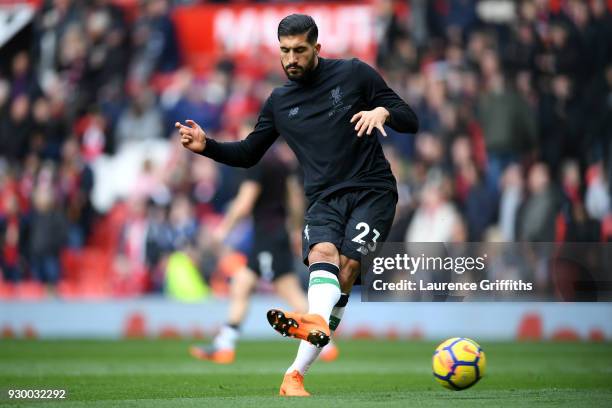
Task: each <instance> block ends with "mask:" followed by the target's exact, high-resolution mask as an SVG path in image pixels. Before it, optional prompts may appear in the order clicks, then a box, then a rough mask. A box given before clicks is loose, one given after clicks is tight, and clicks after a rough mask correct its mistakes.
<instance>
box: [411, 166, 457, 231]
mask: <svg viewBox="0 0 612 408" xmlns="http://www.w3.org/2000/svg"><path fill="white" fill-rule="evenodd" d="M444 183H445V180H444V179H443V178H442V177H441V175H440V174H436V173H435V172H434V173H432V174H430V175H429V177H428V181H427V182H426V184H425V186H424V187H423V191H422V192H421V204H420V205H419V206H418V207H417V209H416V211H415V213H414V215H413V216H412V220H411V222H410V225H409V226H408V230H407V231H406V236H405V241H406V242H464V241H465V239H466V237H465V235H466V234H465V230H464V226H463V223H462V221H461V217H460V215H459V213H458V212H457V210H456V209H455V207H454V206H453V204H452V203H451V202H450V201H449V199H448V194H447V192H446V191H445V190H446V186H445V185H444Z"/></svg>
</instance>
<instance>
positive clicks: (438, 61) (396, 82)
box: [0, 0, 612, 296]
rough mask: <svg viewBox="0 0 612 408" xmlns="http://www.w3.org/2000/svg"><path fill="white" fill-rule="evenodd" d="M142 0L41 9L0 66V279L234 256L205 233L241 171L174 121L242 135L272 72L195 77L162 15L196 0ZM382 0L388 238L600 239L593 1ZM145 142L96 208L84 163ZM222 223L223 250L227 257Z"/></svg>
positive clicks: (101, 291) (606, 218) (610, 127)
mask: <svg viewBox="0 0 612 408" xmlns="http://www.w3.org/2000/svg"><path fill="white" fill-rule="evenodd" d="M141 3H142V4H141V5H140V6H139V8H138V10H137V13H135V14H134V15H131V16H128V15H127V14H126V13H125V10H124V9H122V8H120V7H118V6H116V5H114V3H113V2H112V1H107V0H95V1H88V2H85V1H78V0H54V1H48V2H45V3H44V4H43V6H42V7H41V8H40V10H39V11H38V12H37V15H36V16H35V19H34V21H33V23H32V27H31V44H30V43H24V44H22V45H23V47H21V49H19V50H17V52H15V53H13V55H11V60H10V62H9V63H5V64H3V66H2V67H1V68H4V71H2V72H0V269H1V270H2V279H3V281H4V285H5V287H6V284H7V283H17V282H23V281H32V280H34V281H38V282H42V283H45V284H47V285H48V287H49V288H51V290H52V291H59V293H60V295H66V296H69V295H70V294H73V295H76V294H78V293H83V292H85V293H89V294H91V295H92V296H96V295H114V296H122V295H123V296H134V295H140V294H144V293H149V292H162V291H164V290H165V291H166V292H168V294H169V295H173V293H171V291H172V289H169V288H181V287H184V286H185V285H184V282H185V279H187V278H185V277H184V276H183V275H182V273H184V272H181V271H184V270H185V267H184V266H185V264H190V265H191V269H193V270H194V271H196V273H195V275H198V273H197V271H200V272H201V275H202V282H201V286H202V287H205V286H206V285H207V284H208V285H210V286H212V288H213V290H214V291H215V292H217V293H223V291H224V290H226V288H227V286H226V283H224V282H225V278H226V277H227V275H228V274H231V270H232V268H233V265H234V263H236V262H241V260H240V257H239V256H235V255H224V256H223V257H222V258H223V259H222V262H218V259H217V258H219V254H218V251H215V250H213V249H212V247H211V245H209V237H210V235H211V231H213V230H214V228H215V225H216V223H217V222H218V220H219V217H220V214H222V213H223V211H224V209H225V208H226V206H227V204H228V203H229V201H230V200H231V199H232V197H233V195H234V194H235V193H236V188H237V185H238V184H239V181H240V179H241V176H242V173H241V171H242V170H237V169H233V168H229V167H225V166H221V165H217V164H216V163H214V162H212V161H210V160H204V159H202V158H197V157H196V156H195V155H193V154H189V153H188V152H187V151H185V150H184V149H182V147H181V146H180V144H179V143H178V141H177V140H176V134H175V133H174V131H173V124H174V122H175V121H176V120H184V119H185V118H191V119H193V120H195V121H196V122H198V123H200V124H201V125H202V126H203V127H204V128H205V129H206V130H207V132H208V134H209V135H210V136H212V137H214V138H216V139H222V140H236V139H239V138H241V137H244V136H245V135H246V134H247V132H248V129H249V127H252V124H253V122H254V120H256V115H257V112H258V110H259V108H260V106H261V104H262V102H263V101H264V100H265V98H266V97H267V96H268V95H269V93H270V91H271V89H272V88H273V87H274V86H276V85H277V84H280V83H282V82H283V81H284V80H285V78H284V77H283V74H282V71H280V68H279V67H277V64H274V65H270V66H271V67H272V66H273V67H274V69H272V70H271V71H270V72H267V73H265V75H263V76H262V75H261V73H260V72H259V71H258V70H254V71H253V72H250V71H249V70H238V69H237V68H236V61H233V60H232V59H230V58H226V57H223V58H220V59H219V61H218V62H217V63H216V65H215V66H214V68H213V69H211V70H210V71H209V72H207V73H206V74H202V75H200V74H196V73H194V72H193V71H192V70H190V68H189V67H188V66H187V65H186V64H185V63H184V61H185V59H184V56H182V55H181V53H180V51H179V50H180V49H181V47H179V44H178V41H179V40H178V36H177V33H176V28H175V27H174V20H173V19H172V18H171V17H172V12H173V7H174V6H175V5H176V4H179V3H180V4H185V3H197V2H175V3H176V4H172V2H169V1H167V0H148V1H143V2H141ZM401 3H402V2H392V1H377V2H376V3H375V4H376V6H375V7H376V10H377V17H376V24H377V27H376V28H377V29H376V32H377V33H378V52H377V56H376V61H375V64H376V66H377V67H378V69H379V70H380V71H381V72H382V73H383V75H384V76H385V78H386V79H387V81H388V83H389V85H390V87H391V88H392V89H394V90H396V91H397V92H398V93H399V94H400V96H402V97H403V98H404V99H405V100H406V101H407V102H408V103H409V104H410V105H411V106H412V107H413V108H414V110H415V111H416V113H417V115H418V117H419V120H420V124H421V125H420V131H419V133H418V134H417V135H398V134H393V132H392V131H391V132H389V137H388V138H381V141H382V143H383V145H384V149H385V152H386V155H387V158H388V160H389V161H390V163H391V165H392V169H393V172H394V174H395V175H396V178H397V180H398V188H399V191H400V200H399V205H398V212H397V215H396V222H395V225H394V229H393V231H392V233H391V236H390V237H389V239H388V240H389V241H407V242H408V241H411V242H429V241H431V242H435V241H443V242H476V241H499V242H509V241H540V242H555V241H568V242H576V241H579V242H583V241H584V242H606V241H610V240H612V205H611V201H610V200H611V197H610V195H611V193H610V192H611V190H612V188H611V186H612V15H611V14H610V10H609V9H608V7H607V5H606V2H605V1H604V0H591V1H578V0H567V1H557V2H550V1H548V0H523V1H519V2H516V13H515V16H514V18H512V19H511V21H509V22H503V23H492V22H485V21H483V20H481V18H480V17H479V14H478V13H477V11H476V5H477V3H478V2H477V1H475V0H437V1H425V0H412V1H408V2H407V4H401ZM552 3H554V4H557V5H558V6H559V7H553V6H551V4H552ZM406 5H407V6H408V7H405V6H406ZM408 11H409V12H408ZM320 42H321V43H322V44H323V49H322V54H323V56H325V38H320ZM346 57H348V56H346ZM373 63H374V61H373ZM158 142H160V143H162V146H165V147H164V151H165V153H164V156H163V157H164V160H163V161H162V162H160V161H159V160H153V159H150V158H149V159H146V160H144V161H143V162H142V165H141V166H140V171H139V174H138V177H137V179H136V180H137V181H136V182H135V183H133V184H132V185H130V186H129V188H128V189H127V192H126V194H124V195H123V196H122V197H120V199H117V200H114V199H113V200H112V202H111V203H110V205H107V206H102V207H104V208H97V207H96V206H95V205H94V203H93V198H92V196H93V193H94V190H95V188H96V186H97V184H98V183H102V182H103V180H101V179H100V177H101V176H100V174H99V173H98V172H96V171H95V169H96V166H97V163H98V162H99V161H101V160H103V159H104V158H105V157H106V158H108V157H118V156H120V155H122V154H123V153H124V152H126V151H129V150H130V149H132V148H133V146H137V145H141V146H142V145H143V144H144V145H149V144H155V143H158ZM106 182H107V183H108V182H109V181H108V180H106ZM110 182H111V183H112V182H113V181H112V180H111V181H110ZM279 199H281V198H279ZM241 228H242V229H241V231H240V232H239V233H236V234H234V235H235V236H234V241H235V242H233V244H234V245H235V246H236V247H237V248H239V249H243V250H246V249H245V248H248V245H249V242H248V241H249V234H248V226H242V227H241ZM298 236H299V235H298ZM184 254H187V255H188V256H187V257H186V258H185V257H184ZM178 255H181V256H183V258H179V257H178ZM91 258H93V259H91ZM88 259H89V260H90V263H88ZM94 264H95V265H97V266H95V265H94ZM71 265H72V266H71ZM75 265H76V266H75ZM84 265H90V269H87V268H86V267H85V266H84ZM173 268H174V269H173ZM72 269H76V270H72ZM191 269H189V268H187V270H191ZM79 270H80V271H83V270H87V273H88V274H89V275H91V276H92V277H91V279H93V283H87V282H90V280H89V278H87V277H79V276H75V274H76V275H78V274H79V273H81V272H79ZM195 275H193V274H192V275H190V278H188V279H187V280H189V281H190V282H193V281H194V279H195V280H196V281H197V280H198V279H200V278H199V276H195ZM84 282H85V283H84ZM83 288H85V289H83ZM177 290H178V291H179V292H180V290H179V289H177ZM79 291H80V292H79ZM88 291H89V292H88ZM2 293H5V294H6V293H7V292H6V291H5V292H2V290H0V294H2ZM198 293H205V291H204V290H202V291H200V292H198Z"/></svg>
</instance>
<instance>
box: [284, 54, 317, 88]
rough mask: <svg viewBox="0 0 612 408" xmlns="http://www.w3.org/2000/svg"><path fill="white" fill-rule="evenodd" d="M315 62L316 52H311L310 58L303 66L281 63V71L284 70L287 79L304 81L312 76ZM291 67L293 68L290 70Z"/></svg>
mask: <svg viewBox="0 0 612 408" xmlns="http://www.w3.org/2000/svg"><path fill="white" fill-rule="evenodd" d="M315 62H316V54H313V55H312V58H311V59H310V60H309V61H308V62H307V63H306V65H304V66H302V65H298V64H289V65H283V66H282V67H283V71H285V75H287V78H288V79H289V80H291V81H298V82H306V81H308V80H309V79H310V78H311V76H312V73H313V71H314V69H315ZM281 65H282V62H281ZM291 68H295V69H293V70H290V69H291Z"/></svg>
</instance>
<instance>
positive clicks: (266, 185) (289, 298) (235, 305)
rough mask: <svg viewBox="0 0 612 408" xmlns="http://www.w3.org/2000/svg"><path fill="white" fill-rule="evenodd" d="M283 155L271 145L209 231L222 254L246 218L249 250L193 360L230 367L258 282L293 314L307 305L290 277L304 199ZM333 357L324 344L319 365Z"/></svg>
mask: <svg viewBox="0 0 612 408" xmlns="http://www.w3.org/2000/svg"><path fill="white" fill-rule="evenodd" d="M285 149H286V145H284V144H282V143H277V144H276V145H275V146H274V147H273V148H272V149H270V150H269V151H268V153H267V154H266V155H265V156H264V158H263V159H262V160H261V162H260V163H259V164H257V165H256V166H254V167H253V168H251V169H249V171H247V173H246V176H245V179H244V181H243V182H242V183H241V184H240V187H239V190H238V194H237V195H236V197H235V199H234V200H233V201H232V203H231V205H230V207H229V209H228V210H227V212H226V214H225V216H224V218H223V220H222V221H221V223H220V224H219V226H218V227H217V228H216V230H215V231H214V236H213V242H214V245H215V247H216V248H218V249H219V250H222V248H223V243H224V241H225V240H226V238H227V237H228V235H229V234H230V232H231V231H232V229H233V228H234V227H235V226H236V225H237V224H238V223H239V222H240V221H242V220H244V219H245V218H246V217H248V216H250V215H252V217H253V231H254V239H253V248H252V249H251V252H250V254H249V257H248V263H247V265H246V266H244V267H242V268H241V269H239V270H238V271H236V272H235V274H234V275H233V277H232V283H231V286H230V306H229V311H228V316H227V322H226V324H225V325H224V326H223V327H222V328H221V330H220V332H219V334H218V335H217V336H216V337H215V339H214V340H213V343H212V344H211V345H209V346H192V347H191V348H190V353H191V355H192V356H193V357H195V358H198V359H200V360H209V361H213V362H215V363H219V364H229V363H232V362H233V361H234V358H235V348H236V342H237V341H238V338H239V337H240V326H241V324H242V322H243V321H244V318H245V316H246V314H247V311H248V307H249V301H250V298H251V295H252V293H253V292H254V291H255V289H256V288H257V283H258V281H259V279H260V278H261V279H264V280H266V281H270V282H272V283H273V286H274V290H275V291H276V293H277V294H278V295H279V296H280V297H281V298H282V299H284V300H285V301H286V302H287V304H288V305H289V306H290V307H291V308H292V309H293V310H295V311H296V312H299V313H305V312H306V311H307V310H308V300H307V299H306V295H305V294H304V291H303V290H302V287H301V284H300V280H299V277H298V276H297V274H296V273H295V272H294V265H293V251H292V250H291V238H290V233H289V231H301V226H302V217H303V215H304V208H303V207H304V204H303V203H304V198H303V192H302V188H301V186H300V183H299V181H298V180H297V177H296V176H295V175H294V172H293V171H292V169H291V165H290V163H289V162H288V160H290V158H289V159H286V158H285V157H286V155H284V154H283V151H285ZM288 153H289V155H291V152H288ZM287 224H289V225H287ZM287 227H289V228H287ZM288 229H289V231H288ZM298 234H299V232H298ZM337 355H338V351H337V348H336V346H335V345H334V344H332V343H330V344H328V345H327V346H326V347H325V350H324V351H323V352H322V353H321V356H320V359H321V360H324V361H332V360H334V359H335V358H336V357H337Z"/></svg>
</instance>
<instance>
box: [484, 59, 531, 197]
mask: <svg viewBox="0 0 612 408" xmlns="http://www.w3.org/2000/svg"><path fill="white" fill-rule="evenodd" d="M481 65H482V71H483V73H484V75H485V81H486V91H485V93H483V95H482V96H481V97H480V100H479V104H478V112H479V119H480V123H481V124H482V128H483V132H484V138H485V142H486V147H487V154H488V157H489V161H488V167H487V171H488V178H489V186H491V187H493V188H496V184H497V180H499V178H500V176H501V174H502V172H503V171H504V169H505V168H506V166H508V165H509V164H511V163H513V162H518V161H519V160H520V159H521V156H522V155H523V154H526V153H530V152H533V151H534V149H535V147H536V139H537V133H536V131H537V129H536V123H535V118H534V115H533V113H532V112H531V111H530V110H529V106H528V105H527V103H526V101H525V100H524V99H522V98H521V97H520V96H519V95H518V94H517V93H515V92H514V91H512V90H511V89H510V88H509V86H508V85H507V83H506V79H505V78H504V76H503V74H502V73H501V72H500V69H499V61H498V58H497V56H496V55H495V54H494V52H492V51H490V52H487V53H485V54H484V56H483V59H482V61H481Z"/></svg>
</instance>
